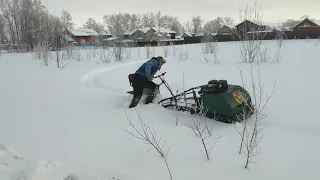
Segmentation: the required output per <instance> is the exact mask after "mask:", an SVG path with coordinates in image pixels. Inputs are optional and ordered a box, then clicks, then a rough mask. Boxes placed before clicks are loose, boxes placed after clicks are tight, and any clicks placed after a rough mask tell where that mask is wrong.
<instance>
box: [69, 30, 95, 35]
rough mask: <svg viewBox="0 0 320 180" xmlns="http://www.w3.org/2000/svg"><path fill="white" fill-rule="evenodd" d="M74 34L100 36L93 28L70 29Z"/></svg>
mask: <svg viewBox="0 0 320 180" xmlns="http://www.w3.org/2000/svg"><path fill="white" fill-rule="evenodd" d="M69 31H70V33H71V34H73V35H74V36H99V34H98V33H97V32H96V31H95V30H93V29H69Z"/></svg>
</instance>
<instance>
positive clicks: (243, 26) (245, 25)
mask: <svg viewBox="0 0 320 180" xmlns="http://www.w3.org/2000/svg"><path fill="white" fill-rule="evenodd" d="M266 29H267V26H265V25H260V24H257V23H253V22H251V21H248V20H245V21H243V22H241V23H240V24H238V25H236V30H237V32H238V33H239V34H244V33H247V32H254V31H265V30H266Z"/></svg>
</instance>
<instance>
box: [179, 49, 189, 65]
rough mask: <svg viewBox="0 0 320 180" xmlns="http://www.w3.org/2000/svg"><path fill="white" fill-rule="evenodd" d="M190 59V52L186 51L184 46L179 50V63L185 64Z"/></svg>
mask: <svg viewBox="0 0 320 180" xmlns="http://www.w3.org/2000/svg"><path fill="white" fill-rule="evenodd" d="M188 58H189V51H188V50H184V46H181V47H180V49H179V50H178V54H177V60H178V62H184V61H186V60H187V59H188Z"/></svg>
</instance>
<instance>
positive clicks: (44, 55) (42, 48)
mask: <svg viewBox="0 0 320 180" xmlns="http://www.w3.org/2000/svg"><path fill="white" fill-rule="evenodd" d="M34 55H35V58H36V59H39V60H41V61H42V64H43V65H44V66H49V64H50V61H51V51H50V47H49V45H48V43H38V44H37V45H36V46H35V48H34Z"/></svg>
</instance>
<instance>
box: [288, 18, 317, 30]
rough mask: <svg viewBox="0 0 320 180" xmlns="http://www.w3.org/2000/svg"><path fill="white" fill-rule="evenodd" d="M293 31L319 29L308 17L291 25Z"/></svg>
mask: <svg viewBox="0 0 320 180" xmlns="http://www.w3.org/2000/svg"><path fill="white" fill-rule="evenodd" d="M292 30H294V31H314V30H316V31H320V26H319V25H318V24H316V23H315V22H313V21H311V20H310V19H308V18H305V19H303V20H302V21H300V22H299V23H298V24H297V25H295V26H293V27H292Z"/></svg>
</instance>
